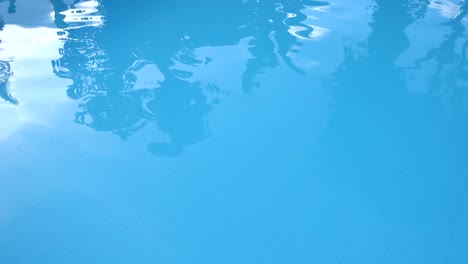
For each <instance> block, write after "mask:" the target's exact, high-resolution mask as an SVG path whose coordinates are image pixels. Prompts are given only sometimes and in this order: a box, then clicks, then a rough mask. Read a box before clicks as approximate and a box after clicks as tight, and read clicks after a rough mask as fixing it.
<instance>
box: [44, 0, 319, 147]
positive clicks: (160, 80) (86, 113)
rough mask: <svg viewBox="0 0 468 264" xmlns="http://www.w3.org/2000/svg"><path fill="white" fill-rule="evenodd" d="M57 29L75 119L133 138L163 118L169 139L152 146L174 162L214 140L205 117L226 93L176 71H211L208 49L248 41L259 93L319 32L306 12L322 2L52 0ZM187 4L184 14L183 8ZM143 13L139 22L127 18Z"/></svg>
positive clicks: (250, 76)
mask: <svg viewBox="0 0 468 264" xmlns="http://www.w3.org/2000/svg"><path fill="white" fill-rule="evenodd" d="M51 3H52V4H53V5H54V9H55V15H54V18H55V23H56V25H57V26H58V27H59V28H63V29H64V30H63V31H61V32H60V33H59V35H60V37H62V38H63V40H64V48H63V49H62V50H61V51H60V54H61V56H62V57H61V58H60V59H58V60H56V61H53V62H52V66H53V69H54V73H55V74H56V75H57V76H59V77H61V78H67V79H71V80H73V84H72V85H70V87H68V90H67V92H68V96H69V97H70V98H72V99H75V100H79V101H80V109H81V110H80V111H78V113H76V116H75V121H76V122H78V123H80V124H84V125H87V126H89V127H91V128H93V129H95V130H97V131H110V132H113V133H115V134H117V135H119V136H120V137H122V138H124V139H125V138H127V137H129V136H130V135H131V134H132V133H134V132H135V131H137V130H139V129H141V128H142V127H144V126H145V125H146V124H147V123H148V122H155V123H156V124H157V126H158V128H159V130H160V132H163V133H165V134H167V136H168V138H169V140H167V141H163V140H161V141H157V142H153V143H151V144H149V146H148V148H149V150H150V151H151V152H152V153H153V154H155V155H162V156H174V155H178V154H180V153H181V152H182V151H183V150H184V148H185V147H186V146H188V145H191V144H194V143H196V142H199V141H200V140H202V139H204V138H205V137H207V136H208V135H209V129H208V126H207V123H206V118H205V117H206V115H207V113H208V112H209V111H210V110H211V109H212V108H213V104H215V103H217V102H219V101H220V97H221V96H223V92H222V90H221V88H219V87H217V86H216V85H215V84H209V85H202V84H201V82H200V81H194V80H191V79H190V77H192V75H193V73H192V72H189V71H186V70H181V69H179V68H177V67H176V65H190V66H193V67H203V66H204V65H206V64H208V63H210V59H209V58H198V57H197V56H196V55H195V52H194V51H195V50H196V49H197V48H200V47H207V46H210V47H217V46H225V45H237V44H238V43H239V41H240V40H241V39H245V38H248V39H249V40H250V42H249V45H250V46H249V52H250V54H251V55H252V58H250V59H249V60H248V62H247V64H246V65H245V70H244V74H243V76H242V78H243V83H242V85H243V90H244V91H245V92H251V91H252V90H253V88H255V87H258V86H259V83H258V81H256V76H257V75H258V74H261V73H262V72H265V71H267V70H268V69H271V68H273V67H275V66H277V65H278V64H279V59H280V60H282V61H283V62H284V63H285V64H286V65H288V66H289V68H290V69H292V70H294V71H296V72H298V73H302V71H301V70H300V69H299V68H298V67H296V66H295V65H294V64H293V61H292V59H291V58H290V57H289V56H288V53H289V52H293V51H294V50H293V48H294V46H299V45H301V40H303V39H310V38H312V32H313V31H314V28H313V27H312V26H310V25H306V24H304V23H303V22H304V21H305V19H306V16H305V15H304V14H303V13H302V12H301V10H303V9H304V8H307V7H311V6H316V7H317V6H318V7H320V6H326V5H328V3H326V2H320V1H305V0H304V1H301V0H293V1H244V2H240V1H222V3H219V1H212V0H204V1H197V3H192V2H191V1H185V2H184V3H182V2H180V1H171V2H170V3H169V2H168V3H159V2H158V3H153V2H149V1H143V0H136V1H131V2H129V1H105V0H103V1H96V0H88V1H75V2H73V3H69V4H66V3H65V2H64V1H63V0H51ZM181 6H183V8H180V7H181ZM135 12H137V13H138V14H139V15H138V16H131V17H132V20H131V21H127V20H126V19H124V18H126V17H129V16H128V14H134V13H135Z"/></svg>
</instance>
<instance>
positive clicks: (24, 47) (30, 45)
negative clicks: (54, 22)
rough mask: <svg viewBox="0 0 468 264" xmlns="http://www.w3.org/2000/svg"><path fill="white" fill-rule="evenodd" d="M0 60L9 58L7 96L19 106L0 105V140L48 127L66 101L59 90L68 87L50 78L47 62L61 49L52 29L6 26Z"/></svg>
mask: <svg viewBox="0 0 468 264" xmlns="http://www.w3.org/2000/svg"><path fill="white" fill-rule="evenodd" d="M0 38H1V39H2V40H3V43H2V44H1V48H2V49H3V50H2V51H1V56H2V58H5V57H6V58H10V60H11V62H10V65H11V70H12V72H13V76H12V77H11V78H10V80H9V83H10V84H9V93H11V94H12V96H14V97H16V98H18V100H19V105H14V104H11V103H9V102H6V101H3V100H2V101H0V109H1V110H0V120H1V121H2V122H0V140H7V139H8V138H9V137H10V136H11V135H12V134H13V133H14V132H16V131H18V130H19V129H20V128H22V127H25V126H28V125H38V124H39V125H50V120H51V119H52V118H53V117H54V116H56V115H57V114H58V113H60V111H58V109H59V107H61V105H62V104H63V103H65V102H66V101H68V99H67V97H66V95H65V94H64V93H63V87H64V86H65V85H66V84H67V83H68V82H67V81H65V80H61V79H57V78H55V77H54V75H53V73H52V72H51V70H50V60H51V59H53V58H54V57H56V56H57V51H58V49H59V48H60V47H61V46H62V45H63V44H62V42H61V41H60V40H59V39H58V38H57V30H56V29H53V28H43V27H41V28H23V27H20V26H17V25H7V26H5V28H4V30H3V31H1V32H0Z"/></svg>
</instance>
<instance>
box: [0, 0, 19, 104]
mask: <svg viewBox="0 0 468 264" xmlns="http://www.w3.org/2000/svg"><path fill="white" fill-rule="evenodd" d="M0 2H4V1H0ZM15 12H16V0H10V1H9V6H8V13H9V14H13V13H15ZM4 27H5V22H4V21H3V18H1V17H0V31H2V30H3V28H4ZM0 43H1V40H0ZM0 52H1V49H0ZM10 62H11V60H9V59H7V60H5V59H0V98H2V99H3V100H5V101H7V102H10V103H12V104H14V105H18V104H19V101H18V99H16V98H14V97H13V96H12V95H11V93H10V92H9V89H8V88H9V80H10V77H11V76H12V75H13V72H12V71H11V65H10Z"/></svg>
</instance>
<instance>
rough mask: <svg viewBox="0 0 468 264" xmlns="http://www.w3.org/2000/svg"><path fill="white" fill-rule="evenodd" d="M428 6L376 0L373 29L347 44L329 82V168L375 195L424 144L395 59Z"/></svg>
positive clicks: (326, 145)
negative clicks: (331, 107) (410, 28)
mask: <svg viewBox="0 0 468 264" xmlns="http://www.w3.org/2000/svg"><path fill="white" fill-rule="evenodd" d="M414 3H418V4H414ZM427 4H428V3H427V2H426V1H419V2H417V1H409V0H392V1H386V0H376V1H375V9H374V10H373V14H372V17H371V18H372V22H371V23H370V27H371V30H372V31H371V33H370V34H369V35H368V37H367V39H366V40H365V41H363V42H361V43H358V44H357V45H355V46H347V47H345V50H344V53H345V59H344V62H343V63H342V65H341V66H340V67H339V69H338V70H337V71H336V72H335V73H334V75H333V78H332V80H331V81H330V86H331V88H332V91H333V93H334V97H335V101H336V102H335V107H336V112H335V113H334V115H333V119H332V121H331V124H330V126H329V127H328V129H327V131H326V133H325V135H324V137H323V141H322V146H321V147H322V152H323V158H324V164H326V172H327V174H330V177H335V178H336V177H339V181H342V182H346V183H347V184H350V185H351V186H352V187H353V188H358V189H360V191H363V192H364V193H366V194H369V193H373V194H374V195H375V197H376V199H378V198H382V197H381V195H383V194H384V193H385V191H386V190H387V189H386V188H388V187H389V186H391V185H392V184H395V183H396V182H398V181H397V180H396V179H395V178H394V176H396V175H402V173H405V174H406V173H410V172H408V171H404V172H402V168H404V169H405V170H406V169H409V168H414V166H412V165H411V164H408V162H409V161H410V160H412V159H411V158H410V157H409V155H411V151H410V149H411V148H416V147H421V146H420V145H418V144H419V142H418V140H417V139H418V138H417V135H415V134H413V133H418V132H421V133H423V131H421V128H419V127H417V126H416V125H415V123H414V122H413V120H412V118H413V117H412V113H411V111H409V110H410V109H411V107H410V105H411V103H412V102H411V98H409V97H408V96H407V92H406V87H405V85H404V81H403V80H402V79H401V69H398V68H397V67H396V65H395V62H396V60H397V59H398V57H399V56H400V54H401V53H402V52H403V51H404V50H406V49H407V48H408V47H409V45H410V42H409V40H408V37H407V36H406V34H405V29H406V28H407V27H408V26H409V25H411V24H412V23H414V22H415V21H416V20H417V19H421V18H422V17H423V16H424V13H425V10H426V9H427ZM402 129H404V130H405V131H401V130H402ZM414 137H416V138H414ZM370 157H371V159H370ZM337 160H338V161H341V162H342V163H341V164H335V163H336V161H337ZM421 160H423V158H421ZM389 163H390V164H389ZM394 164H395V165H397V166H393V165H394ZM382 168H385V171H382ZM417 175H420V174H417ZM342 177H344V178H342ZM363 177H366V178H365V179H364V178H363ZM371 177H374V178H371ZM351 179H353V181H354V182H350V181H351ZM379 196H380V197H379Z"/></svg>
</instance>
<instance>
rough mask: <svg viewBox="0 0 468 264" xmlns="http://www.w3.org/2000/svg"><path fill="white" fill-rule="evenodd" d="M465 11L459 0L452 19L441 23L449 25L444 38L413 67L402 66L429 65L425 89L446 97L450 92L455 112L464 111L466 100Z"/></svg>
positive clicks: (467, 39)
mask: <svg viewBox="0 0 468 264" xmlns="http://www.w3.org/2000/svg"><path fill="white" fill-rule="evenodd" d="M467 14H468V2H462V5H461V6H460V12H459V13H458V15H457V16H455V17H454V18H453V19H451V20H450V21H448V22H447V23H444V24H443V26H445V27H448V28H450V31H449V32H450V33H448V34H446V35H445V37H444V41H443V42H442V43H441V44H440V45H439V47H436V48H433V49H430V50H429V51H428V52H427V54H426V55H425V56H424V57H423V58H421V59H418V60H416V61H415V63H414V65H415V66H414V67H413V68H408V69H406V70H407V71H414V70H419V69H425V68H426V67H425V66H426V65H427V68H429V69H430V68H431V67H432V65H436V66H435V69H434V70H432V71H431V74H430V75H428V76H430V79H429V80H428V84H429V91H430V93H431V94H432V95H442V96H450V95H453V97H452V98H453V100H452V101H451V103H455V105H456V106H457V108H458V109H459V110H462V111H459V112H464V114H466V111H467V105H466V100H467V99H468V90H467V89H466V88H467V87H468V63H467V60H468V57H467V49H468V37H467V36H466V28H465V25H464V23H463V21H462V20H463V19H464V18H465V17H466V16H467ZM426 74H427V73H426Z"/></svg>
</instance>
